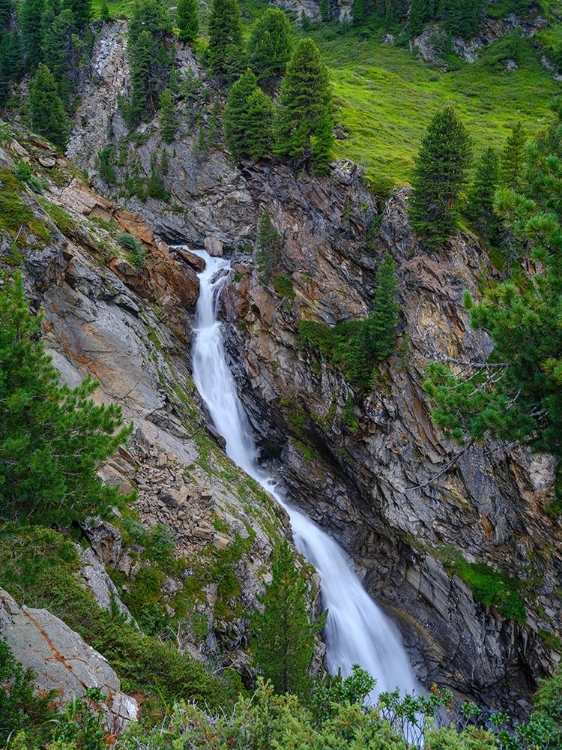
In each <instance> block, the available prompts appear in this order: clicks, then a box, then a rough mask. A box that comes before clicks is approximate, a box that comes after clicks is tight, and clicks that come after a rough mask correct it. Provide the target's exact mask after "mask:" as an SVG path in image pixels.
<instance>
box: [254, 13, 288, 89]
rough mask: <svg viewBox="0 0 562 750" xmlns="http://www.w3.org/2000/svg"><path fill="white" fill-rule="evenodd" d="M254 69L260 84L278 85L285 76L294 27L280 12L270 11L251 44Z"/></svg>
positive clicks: (258, 25) (265, 15) (264, 15)
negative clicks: (277, 81)
mask: <svg viewBox="0 0 562 750" xmlns="http://www.w3.org/2000/svg"><path fill="white" fill-rule="evenodd" d="M248 53H249V56H250V66H251V68H252V70H253V71H254V73H255V74H256V76H257V78H258V81H259V82H260V83H261V82H265V83H269V84H271V83H274V82H275V80H276V79H279V78H281V77H282V76H283V75H284V73H285V68H286V67H287V63H288V62H289V58H290V56H291V26H290V24H289V21H288V20H287V16H286V15H285V14H284V13H283V11H282V10H280V9H279V8H268V9H267V10H266V11H265V13H264V14H263V15H262V16H261V17H260V19H259V20H258V22H257V23H256V25H255V26H254V29H253V31H252V36H251V37H250V42H249V44H248Z"/></svg>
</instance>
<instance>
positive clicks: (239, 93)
mask: <svg viewBox="0 0 562 750" xmlns="http://www.w3.org/2000/svg"><path fill="white" fill-rule="evenodd" d="M273 114H274V107H273V102H272V101H271V100H270V99H269V97H267V96H266V95H265V94H264V93H263V91H261V90H260V89H259V88H258V83H257V79H256V76H255V75H254V73H253V72H252V71H251V70H250V69H249V68H248V70H247V71H246V72H245V73H244V75H243V76H241V77H240V78H239V79H238V81H236V83H235V84H233V86H232V88H231V89H230V92H229V94H228V100H227V103H226V107H225V109H224V115H223V124H224V134H225V138H226V143H227V145H228V148H229V150H230V152H231V154H232V156H233V157H234V158H235V159H240V158H242V157H244V156H251V157H252V158H253V159H261V158H262V157H263V156H265V154H266V153H268V152H269V151H270V150H271V147H272V145H273Z"/></svg>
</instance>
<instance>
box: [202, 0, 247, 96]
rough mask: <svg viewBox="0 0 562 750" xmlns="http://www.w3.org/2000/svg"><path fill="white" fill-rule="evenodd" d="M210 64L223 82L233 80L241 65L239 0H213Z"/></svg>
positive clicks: (210, 26) (242, 44)
mask: <svg viewBox="0 0 562 750" xmlns="http://www.w3.org/2000/svg"><path fill="white" fill-rule="evenodd" d="M207 59H208V62H209V68H210V69H211V72H212V73H213V75H215V76H216V77H217V78H218V79H219V80H221V81H224V82H230V81H233V80H234V79H235V78H236V77H237V76H239V75H240V73H241V72H242V70H243V69H244V59H245V51H244V43H243V37H242V21H241V19H240V6H239V5H238V0H213V5H212V8H211V16H210V19H209V47H208V50H207Z"/></svg>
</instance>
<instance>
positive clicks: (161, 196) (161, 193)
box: [146, 153, 170, 201]
mask: <svg viewBox="0 0 562 750" xmlns="http://www.w3.org/2000/svg"><path fill="white" fill-rule="evenodd" d="M146 194H147V195H148V196H149V198H156V199H157V200H161V201H167V200H169V199H170V193H169V191H168V190H166V188H165V186H164V177H163V174H162V169H161V167H160V166H159V165H158V163H157V161H156V154H155V153H153V154H151V156H150V177H149V178H148V185H147V187H146Z"/></svg>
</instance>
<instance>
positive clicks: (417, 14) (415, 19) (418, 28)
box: [408, 0, 430, 36]
mask: <svg viewBox="0 0 562 750" xmlns="http://www.w3.org/2000/svg"><path fill="white" fill-rule="evenodd" d="M428 10H429V8H428V3H427V0H412V4H411V6H410V15H409V24H408V25H409V29H410V34H411V35H412V36H418V34H421V32H422V30H423V27H424V25H425V24H426V23H427V22H428V21H429V20H430V16H429V13H428Z"/></svg>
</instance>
